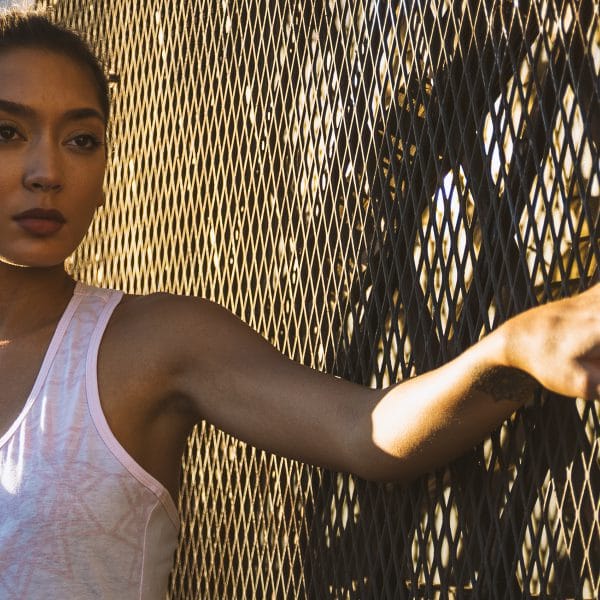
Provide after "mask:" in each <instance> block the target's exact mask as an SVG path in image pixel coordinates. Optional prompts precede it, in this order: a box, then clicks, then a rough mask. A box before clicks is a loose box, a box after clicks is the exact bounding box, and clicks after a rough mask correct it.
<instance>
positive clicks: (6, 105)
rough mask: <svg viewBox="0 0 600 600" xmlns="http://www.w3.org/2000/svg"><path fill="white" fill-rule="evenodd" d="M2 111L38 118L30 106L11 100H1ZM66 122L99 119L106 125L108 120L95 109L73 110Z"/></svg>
mask: <svg viewBox="0 0 600 600" xmlns="http://www.w3.org/2000/svg"><path fill="white" fill-rule="evenodd" d="M0 110H3V111H4V112H7V113H11V114H13V115H15V116H19V117H26V118H33V117H35V116H36V112H35V110H34V109H33V108H31V107H30V106H27V105H26V104H21V103H19V102H12V101H11V100H3V99H1V98H0ZM62 118H63V120H65V121H80V120H82V119H90V118H93V119H99V120H100V121H102V123H103V124H106V118H105V117H104V115H103V114H102V113H101V112H100V111H98V110H96V109H95V108H88V107H85V108H72V109H71V110H68V111H66V112H65V113H64V114H63V116H62Z"/></svg>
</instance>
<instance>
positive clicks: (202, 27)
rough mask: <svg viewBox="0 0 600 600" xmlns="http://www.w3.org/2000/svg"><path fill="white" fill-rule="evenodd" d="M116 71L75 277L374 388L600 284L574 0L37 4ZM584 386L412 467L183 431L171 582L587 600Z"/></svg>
mask: <svg viewBox="0 0 600 600" xmlns="http://www.w3.org/2000/svg"><path fill="white" fill-rule="evenodd" d="M40 4H46V5H52V6H53V7H54V11H55V13H54V14H55V18H56V19H57V20H59V21H61V22H65V23H68V24H70V25H72V26H75V27H76V28H78V29H80V30H82V31H84V32H86V35H87V36H88V37H89V39H90V40H91V41H92V43H93V44H94V46H95V47H96V48H98V49H99V50H100V51H101V52H102V53H103V54H104V56H105V57H106V62H107V66H108V68H109V69H110V70H111V71H112V72H113V73H115V74H116V76H115V77H114V78H113V79H114V80H115V83H114V84H113V86H112V90H113V101H114V111H115V114H114V122H113V126H112V135H113V141H112V158H111V164H110V168H109V173H108V176H107V181H106V192H107V196H108V203H107V206H106V208H105V209H103V211H102V212H101V214H100V215H99V218H98V219H97V221H96V222H95V224H94V226H93V228H92V231H91V232H90V235H89V236H88V238H87V239H86V241H85V243H84V244H83V245H82V247H81V248H80V249H79V250H78V251H77V253H76V254H75V255H74V256H73V258H72V260H71V268H72V270H73V272H74V273H75V274H76V275H77V276H78V277H80V278H82V279H85V280H87V281H88V282H90V283H94V284H98V285H104V286H111V287H118V288H121V289H124V290H126V291H128V292H133V293H147V292H151V291H155V290H166V291H170V292H173V293H178V294H194V295H202V296H206V297H209V298H211V299H213V300H216V301H218V302H220V303H221V304H223V305H225V306H226V307H228V308H229V309H231V310H232V311H233V312H235V313H236V314H238V315H239V316H240V317H241V318H242V319H244V320H245V321H246V322H248V323H249V324H250V325H251V326H252V327H254V328H255V329H256V330H258V331H259V332H261V333H262V334H263V335H264V336H266V337H267V338H268V339H269V340H270V341H271V342H272V343H273V344H274V345H275V346H277V347H278V348H279V349H281V351H283V352H284V353H286V354H287V355H289V356H291V357H293V358H294V359H296V360H298V361H300V362H303V363H305V364H308V365H311V366H313V367H316V368H318V369H322V370H327V371H329V372H333V373H335V374H338V375H341V376H344V377H346V378H349V379H352V380H354V381H358V382H361V383H364V384H366V385H377V386H382V385H387V384H389V383H392V382H395V381H399V380H402V379H405V378H408V377H410V376H414V375H415V374H418V373H421V372H423V371H426V370H428V369H431V368H433V367H435V366H436V365H439V364H441V363H443V362H445V361H447V360H448V359H450V358H452V357H453V356H455V355H456V354H457V353H458V352H460V351H461V350H462V349H464V348H466V347H467V346H468V345H470V344H472V343H473V342H474V341H476V340H477V339H479V337H480V336H481V335H482V334H484V333H485V332H487V331H489V330H491V329H492V328H494V327H496V326H498V325H499V324H500V323H502V322H503V321H504V320H505V319H507V318H508V317H510V316H511V315H512V314H514V313H516V312H518V311H521V310H523V309H525V308H527V307H530V306H533V305H535V304H537V303H538V302H541V301H544V300H546V299H549V298H556V297H560V296H562V295H565V294H568V293H572V292H574V291H577V290H581V289H584V288H585V287H587V286H588V285H589V283H590V281H591V280H593V279H594V278H596V279H597V277H598V274H599V271H598V258H599V257H600V251H599V246H598V228H599V220H600V217H599V199H600V160H599V154H598V152H599V143H600V106H599V104H600V103H599V98H600V77H599V75H600V18H599V14H598V12H599V10H598V3H597V2H595V1H592V0H581V1H578V2H575V1H567V0H565V1H563V2H559V1H557V0H543V1H542V0H535V1H532V2H493V1H492V0H462V1H457V2H450V1H444V0H432V1H430V2H423V1H422V2H419V1H414V0H412V1H411V0H405V1H404V2H397V1H396V2H389V1H388V2H379V1H374V0H354V1H349V0H324V1H315V2H309V3H301V2H285V1H273V0H271V1H268V2H267V1H249V0H222V1H221V0H220V1H216V0H215V1H212V2H210V1H200V0H197V1H191V0H190V1H181V2H175V1H173V0H147V1H144V2H142V1H141V0H139V1H138V0H114V1H110V2H109V1H108V0H100V1H95V2H88V1H83V0H55V1H52V2H45V3H44V2H42V3H40ZM599 412H600V407H599V404H598V403H597V402H596V403H584V402H582V401H580V400H577V401H572V400H569V401H566V400H564V399H557V398H551V397H549V395H548V394H546V393H545V392H542V391H540V392H538V393H536V395H535V397H532V398H531V401H530V402H528V403H527V405H526V406H525V408H524V409H523V410H521V411H520V412H519V413H518V414H516V415H515V416H514V417H513V418H511V419H510V420H509V421H507V422H506V423H505V424H504V425H503V426H502V427H501V428H499V429H498V430H497V431H496V432H494V433H493V434H492V435H491V437H490V438H489V439H487V440H485V441H484V442H483V443H482V444H480V445H479V446H478V447H477V448H475V449H474V450H473V451H472V452H471V453H469V454H467V455H466V456H464V457H463V458H461V459H460V460H458V461H456V462H455V463H453V464H452V465H450V466H449V467H448V468H446V469H442V470H440V471H438V472H437V473H435V474H431V475H429V476H425V477H423V478H421V479H420V480H419V481H417V482H416V483H415V484H414V485H412V486H410V487H408V488H401V487H399V486H395V485H378V484H372V483H367V482H365V481H361V480H359V479H356V478H354V477H352V476H348V475H342V474H337V473H332V472H327V471H323V470H319V469H316V468H312V467H309V466H306V465H302V464H298V463H295V462H293V461H287V460H283V459H280V458H277V457H274V456H272V455H268V454H265V453H263V452H260V451H258V450H256V449H254V448H251V447H247V446H246V445H244V444H242V443H240V442H238V441H236V440H234V439H232V438H230V437H229V436H227V435H225V434H223V433H221V432H219V431H216V430H214V429H213V428H211V427H210V426H209V425H206V424H203V425H202V426H201V427H199V428H198V430H197V431H196V432H195V433H194V435H193V436H192V438H191V439H190V443H189V446H188V448H187V450H186V454H185V457H184V471H183V474H184V475H183V479H184V484H183V487H182V492H181V497H180V500H179V503H180V509H181V515H182V536H181V541H180V547H179V549H178V552H177V556H176V562H175V566H174V569H173V574H172V581H171V592H170V593H171V597H172V598H215V599H224V598H267V597H269V598H316V599H321V598H361V599H364V598H377V599H380V598H437V597H439V598H447V597H459V598H533V597H557V598H597V597H598V596H599V595H600V569H599V566H600V565H599V562H600V531H599V528H600V525H599V522H598V521H599V503H600V501H599V499H598V496H599V494H598V492H599V489H600V487H599V469H598V433H599V429H600V426H599V418H598V416H599Z"/></svg>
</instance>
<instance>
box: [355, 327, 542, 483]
mask: <svg viewBox="0 0 600 600" xmlns="http://www.w3.org/2000/svg"><path fill="white" fill-rule="evenodd" d="M506 335H507V332H506V331H505V330H499V331H497V332H494V333H493V334H491V335H489V336H488V337H486V338H485V339H484V340H482V341H481V342H479V343H478V344H476V345H475V346H473V347H472V348H470V349H469V350H467V351H466V352H465V353H464V354H462V355H461V356H459V357H458V358H456V359H455V360H453V361H451V362H450V363H448V364H446V365H444V366H443V367H440V368H438V369H436V370H434V371H431V372H429V373H426V374H424V375H421V376H419V377H415V378H414V379H411V380H409V381H406V382H404V383H401V384H398V385H396V386H394V387H391V388H388V389H387V390H381V391H378V392H376V393H375V394H374V399H373V401H372V403H371V406H370V407H369V409H368V411H365V413H363V414H362V415H361V417H360V419H361V423H357V431H358V432H362V433H359V435H362V440H361V442H360V443H359V444H358V447H359V448H361V450H360V451H359V452H358V453H357V456H358V455H360V459H359V460H360V466H359V467H358V469H357V470H358V471H359V475H361V476H363V477H365V478H367V479H377V480H399V481H409V480H411V479H413V478H414V477H416V476H418V475H420V474H422V473H424V472H427V471H431V470H433V469H435V468H436V467H439V466H441V465H443V464H446V463H448V462H449V461H450V460H452V459H453V458H456V457H457V456H459V455H461V454H462V453H464V452H465V451H467V450H468V449H469V448H471V447H472V446H473V445H474V444H476V443H478V442H479V441H481V440H482V439H483V438H484V437H485V436H486V435H488V434H489V433H490V432H491V431H492V430H493V429H494V428H495V427H497V426H498V425H499V424H500V423H501V422H502V421H503V420H504V419H506V418H507V417H508V416H509V415H510V414H511V413H513V412H514V411H515V410H516V409H517V408H519V406H520V405H521V404H522V402H523V401H524V400H525V399H527V398H530V397H531V393H532V390H533V388H534V386H535V385H536V382H535V380H534V379H533V378H531V377H529V376H528V375H527V374H525V373H523V372H522V371H519V370H517V369H514V368H512V367H511V366H510V365H509V363H508V361H507V360H506V353H505V347H506Z"/></svg>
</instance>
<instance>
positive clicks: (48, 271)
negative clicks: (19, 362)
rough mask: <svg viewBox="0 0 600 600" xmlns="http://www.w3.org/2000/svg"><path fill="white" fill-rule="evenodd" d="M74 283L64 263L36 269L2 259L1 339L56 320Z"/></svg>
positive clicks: (71, 291) (0, 296)
mask: <svg viewBox="0 0 600 600" xmlns="http://www.w3.org/2000/svg"><path fill="white" fill-rule="evenodd" d="M74 285H75V283H74V281H73V280H72V279H71V277H70V276H69V275H68V274H67V273H66V272H65V270H64V267H63V265H62V264H61V265H57V266H55V267H47V268H37V267H18V266H14V265H11V264H8V263H3V262H0V340H3V341H5V342H6V341H9V340H11V339H14V338H17V337H19V336H21V335H25V334H27V333H29V332H31V331H33V330H35V329H37V328H39V327H42V326H44V325H47V324H48V323H51V322H53V321H55V320H56V319H57V318H58V317H59V316H60V314H62V312H63V310H64V308H65V306H66V304H67V303H68V301H69V299H70V298H71V296H72V294H73V288H74Z"/></svg>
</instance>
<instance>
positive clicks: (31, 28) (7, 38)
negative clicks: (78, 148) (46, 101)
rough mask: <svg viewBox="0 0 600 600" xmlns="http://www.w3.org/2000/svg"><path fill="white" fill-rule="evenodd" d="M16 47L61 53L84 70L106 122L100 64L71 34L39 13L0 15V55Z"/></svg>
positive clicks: (105, 88)
mask: <svg viewBox="0 0 600 600" xmlns="http://www.w3.org/2000/svg"><path fill="white" fill-rule="evenodd" d="M17 48H36V49H41V50H49V51H51V52H56V53H58V54H62V55H64V56H66V57H68V58H70V59H71V60H73V61H74V62H76V63H78V64H79V65H81V66H83V67H86V68H87V69H88V70H89V71H90V73H91V75H92V77H93V80H94V84H95V87H96V91H97V94H98V99H99V101H100V106H101V108H102V111H103V113H104V116H105V117H106V122H107V123H108V120H109V116H110V95H109V90H108V80H107V77H106V75H105V73H104V69H103V67H102V64H101V63H100V61H99V60H98V58H97V57H96V55H95V54H94V53H93V52H92V50H91V49H90V47H89V46H88V44H87V43H86V42H85V41H84V40H83V39H82V38H81V37H80V36H79V35H78V34H77V33H75V32H74V31H72V30H70V29H67V28H65V27H61V26H59V25H56V24H55V23H52V22H51V21H50V20H49V19H48V17H46V16H45V15H43V14H42V13H40V12H35V11H23V10H8V11H5V12H0V54H2V52H6V51H8V50H14V49H17Z"/></svg>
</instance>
